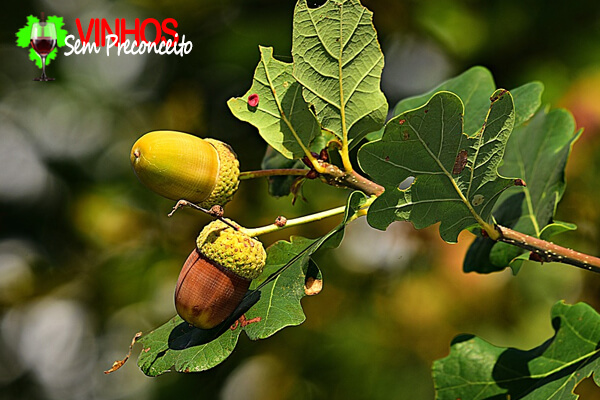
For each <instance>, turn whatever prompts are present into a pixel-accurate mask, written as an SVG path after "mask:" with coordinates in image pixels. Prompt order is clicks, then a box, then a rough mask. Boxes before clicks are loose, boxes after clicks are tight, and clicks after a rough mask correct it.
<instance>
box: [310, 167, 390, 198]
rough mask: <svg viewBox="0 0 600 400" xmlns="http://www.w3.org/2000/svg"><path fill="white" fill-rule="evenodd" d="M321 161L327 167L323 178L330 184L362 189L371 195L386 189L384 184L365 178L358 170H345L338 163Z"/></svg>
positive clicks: (376, 194)
mask: <svg viewBox="0 0 600 400" xmlns="http://www.w3.org/2000/svg"><path fill="white" fill-rule="evenodd" d="M319 163H320V164H321V165H322V166H323V167H324V168H325V172H324V173H321V179H322V180H323V181H325V183H327V184H329V185H332V186H336V187H343V188H349V189H355V190H360V191H362V192H363V193H365V194H367V195H369V196H373V195H374V196H379V195H380V194H382V193H383V191H384V190H385V189H384V187H383V186H381V185H378V184H377V183H375V182H373V181H371V180H369V179H367V178H365V177H364V176H362V175H360V174H359V173H358V172H356V171H351V172H344V171H342V170H341V169H340V168H339V167H337V166H336V165H333V164H329V163H326V162H323V161H319Z"/></svg>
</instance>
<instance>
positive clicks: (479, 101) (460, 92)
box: [367, 66, 544, 140]
mask: <svg viewBox="0 0 600 400" xmlns="http://www.w3.org/2000/svg"><path fill="white" fill-rule="evenodd" d="M494 90H496V84H495V83H494V78H493V77H492V73H491V72H490V71H489V70H488V69H487V68H485V67H480V66H476V67H472V68H470V69H468V70H467V71H465V72H463V73H462V74H460V75H458V76H456V77H454V78H451V79H448V80H447V81H445V82H442V83H441V84H439V85H438V86H436V87H435V88H433V89H432V90H430V91H429V92H427V93H425V94H421V95H418V96H413V97H408V98H406V99H403V100H400V102H398V104H396V107H395V108H394V116H397V115H400V114H402V113H404V112H406V111H408V110H412V109H414V108H418V107H421V106H423V105H424V104H425V103H427V101H428V100H429V99H430V98H431V96H433V95H434V94H435V93H437V92H441V91H447V92H452V93H454V94H456V95H457V96H458V97H460V99H461V100H462V102H463V104H464V106H465V115H464V131H465V132H466V133H467V134H469V135H471V134H473V133H475V132H476V131H478V130H479V129H481V125H482V124H483V121H484V120H485V117H486V113H487V110H488V108H489V103H490V101H489V95H490V93H492V92H493V91H494ZM543 91H544V86H543V85H542V83H540V82H530V83H527V84H525V85H523V86H519V87H518V88H515V89H512V90H511V91H510V93H511V95H512V96H513V100H514V103H515V127H517V126H519V125H521V124H523V123H524V122H526V121H528V120H529V119H530V118H531V117H532V116H533V115H534V114H535V112H536V111H537V109H538V108H540V105H541V101H542V100H541V97H542V92H543ZM381 135H383V129H380V130H379V131H376V132H372V133H369V135H367V139H368V140H377V139H380V138H381Z"/></svg>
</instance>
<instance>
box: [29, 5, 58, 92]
mask: <svg viewBox="0 0 600 400" xmlns="http://www.w3.org/2000/svg"><path fill="white" fill-rule="evenodd" d="M42 19H43V17H42ZM30 39H31V46H32V47H33V49H34V50H35V52H36V53H37V54H38V55H39V56H40V58H41V59H42V76H40V77H39V78H35V79H34V81H53V80H54V78H48V76H47V75H46V57H47V56H48V54H50V52H51V51H52V50H53V49H54V47H55V46H56V27H55V26H54V24H53V23H52V22H44V21H42V22H35V23H34V24H33V26H32V27H31V37H30Z"/></svg>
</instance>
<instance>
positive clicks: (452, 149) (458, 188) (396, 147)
mask: <svg viewBox="0 0 600 400" xmlns="http://www.w3.org/2000/svg"><path fill="white" fill-rule="evenodd" d="M490 100H491V106H490V108H489V111H488V114H487V117H486V119H485V122H484V123H483V128H482V129H481V130H480V132H478V133H477V134H476V135H474V136H471V137H469V136H467V135H466V134H464V133H463V115H464V114H463V113H464V107H463V104H462V102H461V100H460V98H459V97H458V96H457V95H455V94H454V93H450V92H440V93H436V94H435V95H434V96H433V97H432V98H431V99H430V100H429V102H428V103H427V104H426V105H425V106H423V107H421V108H418V109H415V110H412V111H407V112H405V113H402V114H400V115H399V116H397V117H395V118H392V119H391V120H390V121H388V123H387V124H386V127H385V132H384V135H383V137H382V139H381V140H378V141H374V142H370V143H367V144H366V145H364V146H363V147H362V148H361V149H360V150H359V153H358V160H359V163H360V165H361V167H362V169H363V170H364V171H365V172H367V173H368V174H369V175H370V176H371V177H372V178H373V179H374V180H375V181H376V182H377V183H379V184H381V185H383V186H384V187H385V192H384V193H383V194H382V195H381V196H380V197H379V198H377V199H376V200H375V202H374V203H373V204H372V205H371V207H370V208H369V213H368V215H367V220H368V221H369V224H370V225H371V226H373V227H375V228H378V229H386V228H387V226H389V224H391V223H392V222H394V221H401V220H409V221H411V222H412V223H413V225H414V226H415V227H416V228H418V229H420V228H424V227H427V226H429V225H432V224H434V223H436V222H438V221H440V222H441V224H440V235H441V237H442V239H444V240H445V241H447V242H456V241H457V238H458V234H459V233H460V232H461V231H462V230H463V229H465V228H468V227H471V226H474V225H477V224H478V223H480V222H481V221H483V222H487V221H488V220H489V218H490V216H491V212H492V208H493V206H494V204H495V202H496V201H497V199H498V197H499V196H500V194H501V193H502V191H504V190H505V189H506V188H508V187H510V186H512V185H513V180H509V179H506V178H502V177H500V176H499V175H498V172H497V169H498V166H499V165H500V162H501V160H502V157H503V154H504V148H505V147H506V142H507V141H508V137H509V136H510V133H511V131H512V128H513V124H514V105H513V100H512V96H511V94H510V93H509V92H508V91H506V90H501V89H500V90H497V91H496V92H494V94H493V95H492V97H491V99H490ZM409 177H414V178H415V181H414V183H413V184H412V185H411V186H410V187H409V188H408V189H405V190H401V189H399V186H400V184H401V183H402V182H403V181H404V180H405V179H407V178H409Z"/></svg>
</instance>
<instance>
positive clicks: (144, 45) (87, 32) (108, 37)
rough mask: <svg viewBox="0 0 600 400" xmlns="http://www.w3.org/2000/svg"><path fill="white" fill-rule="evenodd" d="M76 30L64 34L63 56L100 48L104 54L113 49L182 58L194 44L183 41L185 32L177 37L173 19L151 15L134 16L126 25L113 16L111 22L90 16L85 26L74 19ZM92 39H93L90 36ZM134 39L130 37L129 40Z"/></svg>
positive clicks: (108, 53)
mask: <svg viewBox="0 0 600 400" xmlns="http://www.w3.org/2000/svg"><path fill="white" fill-rule="evenodd" d="M75 25H76V27H77V33H78V34H79V38H78V39H76V38H75V35H68V36H67V37H66V42H65V43H66V46H67V47H68V48H69V51H66V52H65V56H70V55H72V54H86V53H100V52H101V51H102V48H105V49H106V55H107V56H110V54H111V49H112V48H116V49H115V50H112V52H116V54H117V56H120V55H121V54H134V55H137V54H145V53H151V52H153V53H155V54H160V55H165V54H166V55H170V54H175V55H178V56H181V57H183V56H184V55H185V54H189V53H190V52H191V51H192V47H193V44H192V42H191V41H187V42H186V40H185V35H183V36H181V37H180V36H179V34H178V33H177V32H176V31H175V28H177V21H176V20H175V19H174V18H166V19H165V20H163V21H158V20H157V19H154V18H147V19H145V20H143V21H140V19H139V18H136V19H135V21H133V24H131V21H130V23H129V24H128V23H127V21H126V20H125V19H124V18H120V19H118V18H117V19H115V20H114V23H112V22H110V21H107V20H106V18H102V19H100V18H92V19H90V22H89V23H88V25H87V29H86V28H85V27H84V25H83V24H82V22H81V20H80V19H79V18H77V19H76V20H75ZM92 38H94V42H93V43H92V42H91V39H92ZM130 38H131V39H133V40H130Z"/></svg>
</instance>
